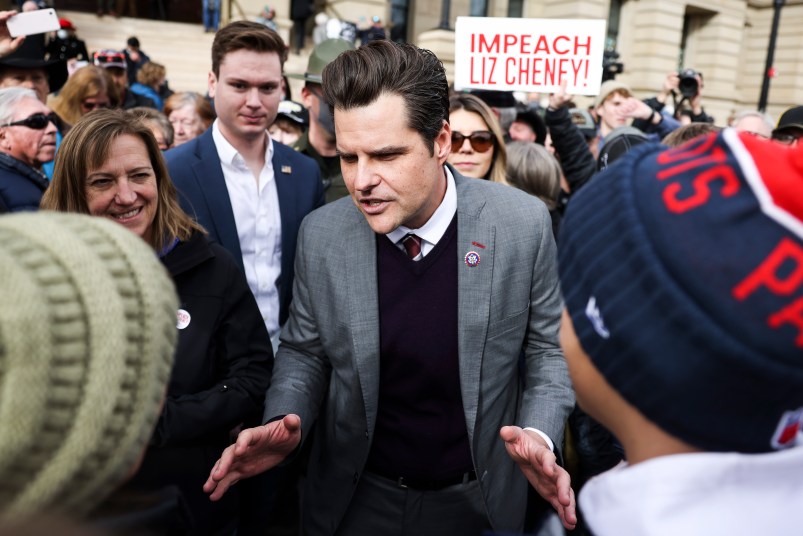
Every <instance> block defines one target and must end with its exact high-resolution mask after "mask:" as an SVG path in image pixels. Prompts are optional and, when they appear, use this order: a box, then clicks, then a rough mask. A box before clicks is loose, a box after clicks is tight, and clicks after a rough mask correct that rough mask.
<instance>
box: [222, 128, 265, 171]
mask: <svg viewBox="0 0 803 536" xmlns="http://www.w3.org/2000/svg"><path fill="white" fill-rule="evenodd" d="M218 121H219V119H215V122H214V123H212V139H213V140H214V142H215V147H216V148H217V155H218V157H219V158H220V161H221V162H223V163H224V164H229V165H233V164H234V163H235V160H236V159H237V158H238V157H239V158H240V160H242V158H243V157H242V156H240V152H239V151H238V150H237V149H235V147H234V146H233V145H232V144H231V143H229V140H227V139H226V137H225V136H224V135H223V133H222V132H221V131H220V124H219V123H218ZM265 137H267V138H268V145H267V147H265V164H266V165H270V163H271V162H272V161H273V140H272V139H271V137H270V136H268V132H267V131H265Z"/></svg>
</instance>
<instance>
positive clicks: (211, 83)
mask: <svg viewBox="0 0 803 536" xmlns="http://www.w3.org/2000/svg"><path fill="white" fill-rule="evenodd" d="M215 89H217V76H215V73H214V72H212V71H209V76H208V78H207V91H208V92H209V97H210V98H213V99H214V98H215Z"/></svg>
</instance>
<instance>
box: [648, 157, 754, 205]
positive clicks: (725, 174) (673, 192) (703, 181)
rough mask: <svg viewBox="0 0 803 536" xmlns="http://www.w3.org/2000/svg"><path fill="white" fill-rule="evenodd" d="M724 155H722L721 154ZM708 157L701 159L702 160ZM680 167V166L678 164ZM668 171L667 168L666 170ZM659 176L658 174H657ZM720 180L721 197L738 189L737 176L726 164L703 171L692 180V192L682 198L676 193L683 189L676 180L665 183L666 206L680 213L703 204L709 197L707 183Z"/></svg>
mask: <svg viewBox="0 0 803 536" xmlns="http://www.w3.org/2000/svg"><path fill="white" fill-rule="evenodd" d="M723 156H724V155H723ZM704 160H708V159H701V160H700V161H701V162H702V161H704ZM678 167H681V166H678ZM667 171H669V170H667ZM659 177H660V174H659ZM718 180H721V181H722V182H723V183H724V184H723V186H722V188H721V189H720V194H722V196H723V197H730V196H732V195H736V193H737V192H738V191H739V178H738V177H737V176H736V173H734V171H733V169H732V168H731V167H729V166H726V165H719V166H716V167H714V168H712V169H708V170H706V171H703V172H702V173H700V174H699V175H697V176H696V177H694V180H693V181H692V183H691V184H692V187H693V188H694V192H693V193H692V194H691V195H689V196H685V197H683V198H679V197H678V194H679V193H680V192H681V190H682V189H683V186H681V184H680V183H678V182H673V183H671V184H667V186H666V188H664V192H663V198H664V204H665V205H666V208H668V209H669V210H670V211H671V212H674V213H675V214H682V213H684V212H686V211H688V210H691V209H693V208H696V207H699V206H700V205H704V204H705V203H706V202H707V201H708V199H709V198H710V197H711V188H710V187H709V183H711V182H714V181H718Z"/></svg>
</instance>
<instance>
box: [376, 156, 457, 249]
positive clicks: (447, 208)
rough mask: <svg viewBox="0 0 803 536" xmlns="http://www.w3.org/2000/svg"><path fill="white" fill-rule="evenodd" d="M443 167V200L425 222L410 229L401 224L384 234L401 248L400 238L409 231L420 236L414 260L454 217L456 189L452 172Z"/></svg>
mask: <svg viewBox="0 0 803 536" xmlns="http://www.w3.org/2000/svg"><path fill="white" fill-rule="evenodd" d="M443 169H444V171H445V172H446V193H445V194H444V196H443V201H441V204H440V205H438V208H436V209H435V212H433V213H432V216H431V217H430V218H429V220H427V223H425V224H424V225H423V226H421V227H419V228H418V229H410V228H409V227H406V226H404V225H401V226H399V227H397V228H395V229H394V230H392V231H391V232H389V233H388V234H386V235H385V236H387V237H388V238H389V239H390V241H391V242H393V243H394V244H396V247H398V248H399V249H401V250H404V246H403V245H402V243H401V239H402V238H404V237H405V236H407V235H408V234H409V233H413V234H415V235H416V236H417V237H418V238H420V239H421V253H419V255H418V257H416V258H415V259H414V260H421V259H423V258H424V257H426V256H427V254H428V253H429V252H430V251H432V249H433V248H434V247H435V245H436V244H437V243H438V241H439V240H440V239H441V238H442V237H443V234H444V233H445V232H446V229H448V228H449V224H450V223H452V218H454V215H455V213H457V191H456V189H455V185H454V177H452V172H451V171H449V168H447V167H446V166H444V167H443Z"/></svg>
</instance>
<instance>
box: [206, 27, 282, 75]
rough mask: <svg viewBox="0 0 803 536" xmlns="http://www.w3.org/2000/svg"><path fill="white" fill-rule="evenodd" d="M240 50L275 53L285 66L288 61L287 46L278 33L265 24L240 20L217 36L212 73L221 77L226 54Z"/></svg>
mask: <svg viewBox="0 0 803 536" xmlns="http://www.w3.org/2000/svg"><path fill="white" fill-rule="evenodd" d="M238 50H253V51H254V52H275V53H276V54H278V55H279V61H280V62H281V64H282V65H284V61H285V60H286V59H287V46H286V45H285V44H284V41H282V38H281V37H280V36H279V34H278V33H276V32H275V31H273V30H271V29H269V28H268V27H267V26H265V25H264V24H260V23H258V22H251V21H247V20H238V21H235V22H232V23H230V24H227V25H226V26H224V27H223V28H221V29H220V30H219V31H218V32H217V33H216V34H215V40H214V41H213V42H212V72H213V73H215V76H216V77H217V76H220V64H221V63H223V59H224V58H225V57H226V54H229V53H230V52H236V51H238Z"/></svg>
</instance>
